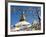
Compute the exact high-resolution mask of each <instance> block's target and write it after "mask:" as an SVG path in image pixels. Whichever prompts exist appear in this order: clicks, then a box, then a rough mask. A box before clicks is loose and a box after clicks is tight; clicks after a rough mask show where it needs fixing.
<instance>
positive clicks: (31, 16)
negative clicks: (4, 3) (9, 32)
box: [10, 5, 41, 25]
mask: <svg viewBox="0 0 46 37" xmlns="http://www.w3.org/2000/svg"><path fill="white" fill-rule="evenodd" d="M17 8H19V9H20V10H18V9H17ZM37 11H38V12H40V13H41V7H35V6H15V5H11V15H10V16H11V25H15V24H16V23H18V22H19V21H20V15H21V14H22V12H24V14H26V15H27V16H25V17H26V21H27V22H29V23H32V22H33V21H34V20H37V19H38V17H37V16H36V15H37V13H36V12H37ZM40 13H39V15H40Z"/></svg>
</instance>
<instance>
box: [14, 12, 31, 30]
mask: <svg viewBox="0 0 46 37" xmlns="http://www.w3.org/2000/svg"><path fill="white" fill-rule="evenodd" d="M30 26H31V24H30V23H29V22H27V21H26V17H25V15H24V12H23V13H22V15H21V18H20V22H18V23H17V24H15V30H16V31H23V30H26V29H28V27H30Z"/></svg>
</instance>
